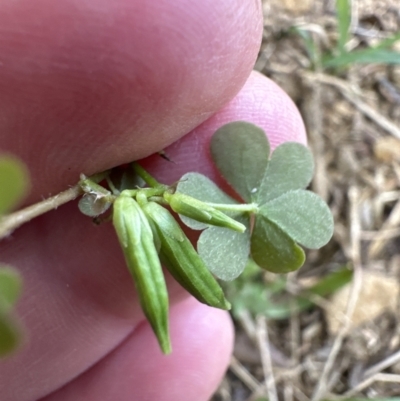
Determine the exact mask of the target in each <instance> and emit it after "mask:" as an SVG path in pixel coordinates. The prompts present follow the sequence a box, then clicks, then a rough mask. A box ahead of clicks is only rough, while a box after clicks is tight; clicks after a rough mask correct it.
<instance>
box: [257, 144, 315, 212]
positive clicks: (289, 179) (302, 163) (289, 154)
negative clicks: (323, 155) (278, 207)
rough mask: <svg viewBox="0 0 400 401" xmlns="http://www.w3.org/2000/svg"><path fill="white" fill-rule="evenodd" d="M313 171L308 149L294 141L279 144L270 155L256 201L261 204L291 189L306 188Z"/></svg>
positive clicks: (312, 160) (312, 162) (311, 158)
mask: <svg viewBox="0 0 400 401" xmlns="http://www.w3.org/2000/svg"><path fill="white" fill-rule="evenodd" d="M313 173H314V159H313V155H312V153H311V151H310V149H308V148H307V147H306V146H304V145H301V144H300V143H296V142H286V143H283V144H282V145H279V146H278V147H277V148H276V149H275V150H274V151H273V153H272V155H271V160H270V161H269V163H268V167H267V169H266V171H265V173H264V177H263V180H262V182H261V185H260V190H259V191H258V194H257V200H256V202H257V203H258V204H259V205H262V204H264V203H265V202H268V201H269V200H271V199H274V198H277V197H278V196H280V195H282V194H284V193H285V192H287V191H290V190H292V189H302V188H306V187H307V186H308V185H309V184H310V182H311V179H312V177H313Z"/></svg>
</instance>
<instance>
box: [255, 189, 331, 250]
mask: <svg viewBox="0 0 400 401" xmlns="http://www.w3.org/2000/svg"><path fill="white" fill-rule="evenodd" d="M259 213H260V215H262V216H263V217H266V218H267V219H268V220H270V221H271V222H274V223H275V224H276V225H277V226H278V227H280V229H281V230H282V231H284V232H285V233H286V234H287V235H289V237H291V238H292V239H293V240H294V241H296V242H298V243H300V244H301V245H303V246H305V247H307V248H310V249H318V248H321V247H322V246H324V245H325V244H326V243H327V242H328V241H329V240H330V239H331V237H332V234H333V217H332V214H331V211H330V210H329V208H328V206H327V204H326V203H325V202H324V201H323V200H322V199H321V198H320V197H319V196H318V195H316V194H315V193H313V192H310V191H305V190H302V189H300V190H296V191H288V192H286V193H285V194H283V195H281V196H280V197H279V198H275V199H273V200H272V201H270V202H268V203H266V204H264V205H263V206H262V207H261V208H260V212H259Z"/></svg>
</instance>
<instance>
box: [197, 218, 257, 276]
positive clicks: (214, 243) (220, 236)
mask: <svg viewBox="0 0 400 401" xmlns="http://www.w3.org/2000/svg"><path fill="white" fill-rule="evenodd" d="M236 220H238V221H239V222H241V223H242V224H244V225H245V226H246V227H247V230H246V232H244V233H239V232H237V231H233V230H230V229H229V228H222V227H209V228H207V229H206V230H205V231H203V232H202V233H201V235H200V238H199V240H198V242H197V251H198V253H199V255H200V257H201V258H202V259H203V261H204V263H205V264H206V266H207V267H208V268H209V270H210V271H211V272H212V273H213V274H215V275H216V276H217V277H218V278H220V279H221V280H226V281H229V280H233V279H235V278H236V277H237V276H239V274H240V273H242V271H243V270H244V268H245V267H246V264H247V260H248V258H249V252H250V230H249V226H250V223H249V218H248V217H247V216H240V217H237V218H236Z"/></svg>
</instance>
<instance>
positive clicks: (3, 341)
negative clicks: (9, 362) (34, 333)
mask: <svg viewBox="0 0 400 401" xmlns="http://www.w3.org/2000/svg"><path fill="white" fill-rule="evenodd" d="M20 341H21V329H20V327H19V324H18V322H17V321H16V320H15V319H14V318H13V317H12V316H10V315H8V314H5V313H3V312H1V311H0V358H1V357H4V356H6V355H8V354H10V353H11V352H12V351H14V350H15V349H16V348H17V347H18V345H19V344H20Z"/></svg>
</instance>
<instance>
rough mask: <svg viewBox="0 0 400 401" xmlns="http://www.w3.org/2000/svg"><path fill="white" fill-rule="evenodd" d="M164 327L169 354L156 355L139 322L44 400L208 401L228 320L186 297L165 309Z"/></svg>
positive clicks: (226, 347)
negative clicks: (167, 325)
mask: <svg viewBox="0 0 400 401" xmlns="http://www.w3.org/2000/svg"><path fill="white" fill-rule="evenodd" d="M170 325H171V338H172V343H173V351H172V353H171V354H170V355H168V356H165V355H162V354H161V352H160V350H159V348H158V344H157V341H156V340H155V338H154V334H153V333H152V331H151V328H150V326H149V325H148V324H147V323H144V324H143V325H142V326H141V327H139V328H138V329H137V330H136V331H135V332H134V333H133V334H132V335H131V336H130V337H129V338H128V339H127V340H126V341H125V342H124V343H123V344H122V345H121V346H119V347H118V348H117V349H116V350H115V351H113V352H112V353H110V354H109V355H108V356H107V357H106V358H104V359H103V360H102V361H100V362H99V363H98V364H97V365H95V366H94V367H93V368H91V369H90V370H89V371H88V372H86V373H84V374H83V375H82V376H80V377H79V378H77V379H76V380H74V381H73V382H71V383H70V384H68V385H67V386H65V387H64V388H62V389H61V390H59V391H57V392H56V393H54V394H52V395H50V396H49V397H46V399H45V400H46V401H56V400H57V401H70V400H71V401H72V400H74V401H80V400H82V401H83V400H85V401H90V400H99V399H101V400H102V401H114V400H116V399H118V400H120V401H124V400H126V401H128V400H132V399H137V400H147V401H153V400H154V401H156V400H157V401H158V400H163V401H181V400H182V401H187V400H191V401H206V400H208V399H209V398H210V397H211V395H212V394H213V393H214V391H215V390H216V388H217V386H218V384H219V382H220V380H221V379H222V376H223V374H224V372H225V370H226V368H227V366H228V363H229V360H230V355H231V352H232V348H233V326H232V322H231V320H230V318H229V315H228V314H227V313H226V312H224V311H220V310H217V309H213V308H210V307H207V306H205V305H202V304H199V303H198V302H197V301H195V300H194V299H193V298H190V299H188V300H186V301H184V302H182V303H180V304H177V305H175V306H174V307H172V308H171V318H170ZM43 401H44V400H43Z"/></svg>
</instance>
